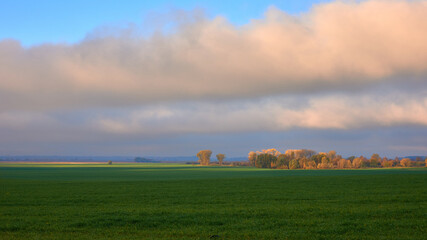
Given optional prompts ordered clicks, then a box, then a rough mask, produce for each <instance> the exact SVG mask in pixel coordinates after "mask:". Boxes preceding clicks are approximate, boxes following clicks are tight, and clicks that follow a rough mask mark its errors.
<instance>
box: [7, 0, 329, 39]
mask: <svg viewBox="0 0 427 240" xmlns="http://www.w3.org/2000/svg"><path fill="white" fill-rule="evenodd" d="M320 2H326V1H305V0H303V1H260V0H255V1H190V0H188V1H166V0H161V1H137V0H123V1H115V0H90V1H86V0H74V1H53V0H38V1H31V0H26V1H25V0H24V1H23V0H2V1H0V39H4V38H13V39H17V40H20V41H21V42H22V44H23V45H25V46H31V45H36V44H42V43H46V42H53V43H58V42H67V43H74V42H77V41H80V40H82V39H83V38H84V37H85V35H86V34H87V33H88V32H91V31H92V30H93V29H95V28H97V27H100V26H104V25H120V24H127V23H139V24H141V23H142V22H143V21H144V20H146V19H147V18H149V17H150V16H152V15H155V14H164V13H167V12H169V11H171V10H173V9H180V10H186V11H190V10H193V9H203V10H204V11H205V12H206V14H207V16H208V17H213V16H218V15H221V16H224V17H226V18H227V19H228V20H229V21H230V22H232V23H234V24H238V25H241V24H246V23H248V22H249V21H250V19H254V18H261V17H262V15H263V13H264V12H265V11H266V9H267V8H268V7H270V6H275V7H278V8H280V9H283V10H284V11H286V12H288V13H290V14H298V13H300V12H304V11H307V10H308V9H309V8H310V7H311V6H312V4H314V3H320Z"/></svg>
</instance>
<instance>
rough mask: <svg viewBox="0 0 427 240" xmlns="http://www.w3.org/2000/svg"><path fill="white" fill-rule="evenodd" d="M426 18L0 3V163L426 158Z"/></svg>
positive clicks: (395, 10) (209, 4) (308, 4)
mask: <svg viewBox="0 0 427 240" xmlns="http://www.w3.org/2000/svg"><path fill="white" fill-rule="evenodd" d="M270 6H275V8H270ZM313 6H315V7H314V8H313ZM200 12H204V15H202V17H200V15H198V14H200ZM218 16H220V17H218ZM426 22H427V1H425V0H420V1H410V0H396V1H384V0H366V1H112V0H104V1H83V0H76V1H47V0H39V1H19V0H14V1H11V0H3V1H0V63H1V64H0V156H1V155H126V156H176V155H180V156H190V155H194V154H195V153H196V152H198V151H199V150H200V149H212V150H213V151H214V154H217V153H220V152H221V153H225V154H226V155H227V156H246V155H247V153H248V152H249V151H257V150H261V149H264V148H277V149H278V150H279V151H285V150H286V149H301V148H307V149H313V150H316V151H322V152H326V151H329V150H336V151H337V152H338V153H341V154H342V155H343V156H350V155H364V156H368V157H369V156H370V155H372V154H373V153H379V154H380V155H381V156H384V155H385V156H388V157H395V156H405V155H427V144H426V143H427V134H426V133H427V97H426V96H427V65H426V64H425V62H427V45H426V42H427V31H426V27H425V23H426ZM171 25H172V26H174V28H173V31H169V30H168V27H169V26H171ZM157 29H160V31H155V30H157ZM165 29H166V31H164V30H165ZM162 30H163V32H162ZM141 33H142V34H141Z"/></svg>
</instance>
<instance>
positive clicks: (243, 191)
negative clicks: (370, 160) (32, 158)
mask: <svg viewBox="0 0 427 240" xmlns="http://www.w3.org/2000/svg"><path fill="white" fill-rule="evenodd" d="M0 187H1V188H0V239H210V237H211V236H213V235H218V236H219V237H217V238H215V239H427V169H426V168H411V169H369V170H368V169H367V170H270V169H255V168H245V167H240V168H237V167H236V168H233V167H198V166H191V165H178V164H114V165H111V166H108V165H49V164H21V165H17V164H1V165H0ZM211 239H213V238H211Z"/></svg>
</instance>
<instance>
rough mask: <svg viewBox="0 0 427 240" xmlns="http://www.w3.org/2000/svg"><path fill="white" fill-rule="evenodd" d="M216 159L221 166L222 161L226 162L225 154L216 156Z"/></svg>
mask: <svg viewBox="0 0 427 240" xmlns="http://www.w3.org/2000/svg"><path fill="white" fill-rule="evenodd" d="M216 158H217V159H218V162H219V165H220V166H222V161H224V158H225V154H222V153H219V154H217V155H216Z"/></svg>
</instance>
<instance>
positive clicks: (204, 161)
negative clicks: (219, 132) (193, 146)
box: [197, 150, 212, 166]
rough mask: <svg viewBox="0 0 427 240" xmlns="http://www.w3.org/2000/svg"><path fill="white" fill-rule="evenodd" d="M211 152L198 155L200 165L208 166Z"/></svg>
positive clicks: (204, 151) (201, 152)
mask: <svg viewBox="0 0 427 240" xmlns="http://www.w3.org/2000/svg"><path fill="white" fill-rule="evenodd" d="M211 155H212V151H211V150H201V151H200V152H198V153H197V157H198V158H199V162H200V165H203V166H208V165H209V163H210V161H211Z"/></svg>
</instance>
